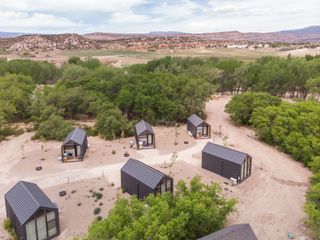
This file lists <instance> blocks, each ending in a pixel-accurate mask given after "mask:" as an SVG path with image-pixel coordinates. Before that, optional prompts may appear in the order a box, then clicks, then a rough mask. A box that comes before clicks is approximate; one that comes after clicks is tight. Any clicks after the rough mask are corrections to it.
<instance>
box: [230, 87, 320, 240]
mask: <svg viewBox="0 0 320 240" xmlns="http://www.w3.org/2000/svg"><path fill="white" fill-rule="evenodd" d="M255 98H257V99H255ZM264 98H266V99H268V101H265V100H263V99H264ZM252 99H255V101H256V102H257V104H252V102H255V101H252ZM226 110H227V111H228V112H229V113H230V114H231V117H232V119H234V120H235V121H237V122H240V123H243V124H250V125H251V126H252V127H254V128H255V129H256V131H257V133H258V135H259V137H260V138H261V139H262V140H264V141H265V142H267V143H269V144H272V145H276V146H279V147H280V149H281V150H282V151H284V152H286V153H288V154H290V155H292V157H293V158H294V159H296V160H298V161H302V162H303V163H304V164H305V165H306V166H308V167H310V169H311V170H312V171H313V173H314V175H313V177H312V178H311V183H312V184H313V185H312V186H311V187H310V189H309V191H308V193H307V202H306V204H305V211H306V213H307V214H308V219H307V224H308V225H309V226H310V227H311V229H313V230H314V233H315V235H316V236H317V238H319V237H320V227H319V226H320V225H319V224H320V203H319V199H320V157H319V156H320V103H319V102H317V101H304V102H295V103H288V102H281V101H280V100H279V99H276V98H274V97H273V96H271V95H266V94H262V95H261V94H257V93H245V94H241V95H237V96H234V97H233V98H232V100H231V101H230V102H229V103H228V105H227V107H226Z"/></svg>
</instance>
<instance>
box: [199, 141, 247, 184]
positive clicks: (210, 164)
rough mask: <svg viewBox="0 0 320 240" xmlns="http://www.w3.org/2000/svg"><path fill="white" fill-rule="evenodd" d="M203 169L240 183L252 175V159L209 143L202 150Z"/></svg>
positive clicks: (238, 152) (245, 154) (244, 154)
mask: <svg viewBox="0 0 320 240" xmlns="http://www.w3.org/2000/svg"><path fill="white" fill-rule="evenodd" d="M202 168H204V169H207V170H209V171H211V172H214V173H217V174H219V175H221V176H223V177H225V178H228V179H231V178H233V179H236V181H237V183H240V182H242V181H243V180H245V179H246V178H248V177H249V176H250V175H251V168H252V158H251V156H250V155H248V154H247V153H243V152H240V151H237V150H234V149H231V148H227V147H224V146H221V145H218V144H214V143H211V142H208V143H207V144H206V145H205V147H204V148H203V150H202Z"/></svg>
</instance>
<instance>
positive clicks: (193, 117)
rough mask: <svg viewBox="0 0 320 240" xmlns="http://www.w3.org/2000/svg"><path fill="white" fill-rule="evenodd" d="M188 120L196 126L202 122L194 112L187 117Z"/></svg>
mask: <svg viewBox="0 0 320 240" xmlns="http://www.w3.org/2000/svg"><path fill="white" fill-rule="evenodd" d="M188 121H189V122H191V123H192V125H194V126H196V127H197V126H199V125H200V124H202V123H203V120H202V119H201V118H200V117H199V116H197V115H195V114H192V115H191V116H190V117H188Z"/></svg>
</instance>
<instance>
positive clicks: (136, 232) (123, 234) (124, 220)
mask: <svg viewBox="0 0 320 240" xmlns="http://www.w3.org/2000/svg"><path fill="white" fill-rule="evenodd" d="M234 206H235V200H233V199H231V200H226V199H225V198H224V197H223V196H222V195H221V188H220V187H219V186H218V185H217V184H211V185H205V184H203V183H202V182H201V180H200V178H199V177H195V178H193V179H192V180H191V183H190V186H189V187H188V186H187V185H186V183H185V182H184V181H180V182H179V183H178V185H177V191H176V193H175V194H174V195H172V194H171V193H166V194H164V195H157V196H154V195H150V196H148V197H147V198H146V199H145V200H143V201H140V200H138V199H137V198H136V197H134V196H133V197H131V198H130V199H125V198H120V199H118V200H117V202H116V204H115V206H114V208H113V209H112V210H111V211H110V213H109V215H108V217H107V218H106V219H104V220H102V221H99V222H97V221H96V222H94V223H92V225H91V226H90V228H89V232H88V235H87V238H86V239H88V240H91V239H94V240H100V239H101V240H102V239H175V240H179V239H197V238H199V237H202V236H204V235H207V234H209V233H212V232H214V231H217V230H219V229H221V228H223V226H224V222H225V219H226V217H227V216H228V215H229V214H230V213H231V212H232V211H233V210H234Z"/></svg>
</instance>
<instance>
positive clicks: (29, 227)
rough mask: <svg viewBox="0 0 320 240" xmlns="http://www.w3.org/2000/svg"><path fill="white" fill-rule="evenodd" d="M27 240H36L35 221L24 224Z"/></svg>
mask: <svg viewBox="0 0 320 240" xmlns="http://www.w3.org/2000/svg"><path fill="white" fill-rule="evenodd" d="M26 233H27V240H37V234H36V221H35V220H34V219H33V220H31V221H29V222H28V223H27V224H26Z"/></svg>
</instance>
